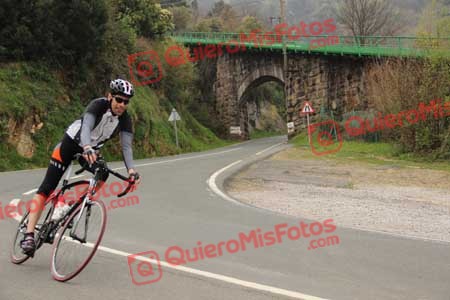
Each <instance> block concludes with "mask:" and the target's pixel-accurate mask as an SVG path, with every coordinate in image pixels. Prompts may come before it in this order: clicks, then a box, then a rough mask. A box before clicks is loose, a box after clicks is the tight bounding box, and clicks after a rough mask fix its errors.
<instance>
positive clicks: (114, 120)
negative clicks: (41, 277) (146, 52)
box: [20, 79, 140, 256]
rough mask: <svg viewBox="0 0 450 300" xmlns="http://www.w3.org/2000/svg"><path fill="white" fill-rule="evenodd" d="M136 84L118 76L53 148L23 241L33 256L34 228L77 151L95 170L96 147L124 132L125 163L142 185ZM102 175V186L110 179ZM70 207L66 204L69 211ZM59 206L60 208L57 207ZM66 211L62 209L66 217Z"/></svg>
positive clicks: (82, 162) (132, 178)
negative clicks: (135, 144)
mask: <svg viewBox="0 0 450 300" xmlns="http://www.w3.org/2000/svg"><path fill="white" fill-rule="evenodd" d="M133 95H134V91H133V85H132V84H131V83H129V82H128V81H126V80H123V79H116V80H112V81H111V83H110V92H109V93H108V95H107V97H106V98H105V97H102V98H98V99H94V100H92V101H91V102H90V103H89V105H88V106H87V107H86V110H85V112H84V113H83V115H82V116H81V118H80V119H78V120H76V121H74V122H73V123H72V124H71V125H70V126H69V127H68V128H67V130H66V132H65V134H64V137H63V138H62V140H61V142H60V143H59V144H58V145H56V147H55V149H54V150H53V153H52V156H51V159H50V164H49V166H48V169H47V173H46V175H45V178H44V180H43V182H42V184H41V185H40V187H39V189H38V191H37V193H36V195H35V196H34V197H33V202H34V203H36V204H37V205H38V207H37V208H36V209H33V210H32V211H30V215H29V220H28V226H27V232H26V233H25V236H24V238H23V240H22V241H21V243H20V246H21V248H22V251H23V252H24V253H25V254H27V255H29V256H33V255H34V251H35V250H36V244H35V241H34V228H35V226H36V223H37V221H38V220H39V218H40V216H41V213H42V210H43V207H44V203H45V200H47V198H48V197H49V195H50V194H51V193H52V191H54V190H55V188H56V187H57V186H58V183H59V181H60V179H61V177H62V176H63V174H64V172H65V170H66V168H67V167H68V166H69V165H70V163H71V162H72V160H73V157H74V155H75V154H77V153H82V154H83V158H82V159H81V160H80V163H81V164H86V163H88V164H89V167H88V171H90V172H93V169H92V168H90V166H91V165H92V164H93V163H94V162H95V161H96V159H97V156H96V152H95V150H98V149H99V148H100V147H102V146H103V144H104V143H105V142H106V141H107V140H109V139H110V138H111V137H112V136H113V135H114V134H115V133H117V132H120V143H121V146H122V154H123V159H124V163H125V166H126V168H127V170H128V174H129V177H130V180H131V181H135V183H136V184H139V182H140V178H139V174H138V173H137V172H136V171H135V167H134V164H133V151H132V141H133V131H132V122H131V118H130V116H129V115H128V113H127V111H126V110H127V106H128V104H129V101H130V98H131V97H133ZM105 177H106V178H101V182H100V184H99V187H98V188H100V187H101V185H102V183H103V182H105V181H106V179H107V177H108V176H105ZM67 208H68V206H66V207H64V210H67ZM57 209H58V207H57ZM57 209H55V212H54V213H55V214H57ZM65 213H66V212H61V211H60V212H59V214H60V215H61V216H62V215H63V214H65Z"/></svg>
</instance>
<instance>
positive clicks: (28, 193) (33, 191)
mask: <svg viewBox="0 0 450 300" xmlns="http://www.w3.org/2000/svg"><path fill="white" fill-rule="evenodd" d="M37 190H38V189H32V190H30V191H28V192H25V193H23V195H26V196H28V195H31V194H33V193H35V192H37Z"/></svg>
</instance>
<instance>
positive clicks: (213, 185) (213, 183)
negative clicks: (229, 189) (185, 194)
mask: <svg viewBox="0 0 450 300" xmlns="http://www.w3.org/2000/svg"><path fill="white" fill-rule="evenodd" d="M241 161H242V160H238V161H235V162H234V163H231V164H229V165H228V166H226V167H224V168H222V169H220V170H219V171H217V172H215V173H214V174H212V175H211V177H209V179H208V180H207V181H206V183H208V185H209V188H210V189H211V190H212V191H213V192H214V193H216V194H217V195H219V196H220V197H222V198H223V199H225V200H227V201H230V202H233V203H234V204H238V205H241V206H244V204H242V203H241V202H239V201H237V200H235V199H233V198H231V197H230V196H228V195H226V194H225V193H224V192H222V191H221V190H220V189H219V188H218V187H217V184H216V178H217V176H219V175H220V173H222V172H224V171H226V170H227V169H229V168H231V167H232V166H234V165H237V164H238V163H240V162H241Z"/></svg>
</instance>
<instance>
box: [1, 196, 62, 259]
mask: <svg viewBox="0 0 450 300" xmlns="http://www.w3.org/2000/svg"><path fill="white" fill-rule="evenodd" d="M52 200H53V199H52V198H49V199H47V200H46V201H45V204H44V205H45V207H44V211H43V212H42V214H41V217H40V218H39V221H38V222H37V224H36V226H35V237H36V241H35V242H36V248H39V247H40V246H41V245H42V241H41V240H40V236H41V234H40V233H41V231H45V230H46V226H47V225H46V224H47V222H48V221H49V220H50V217H51V215H52V214H53V210H54V206H53V205H51V204H50V203H51V202H52ZM29 215H30V212H29V211H27V212H26V213H25V214H24V215H23V217H22V219H21V220H20V223H19V226H18V227H17V231H16V234H15V235H14V239H13V241H12V247H11V251H10V260H11V262H12V263H14V264H21V263H23V262H25V261H26V260H27V259H28V258H30V257H29V256H28V255H26V254H24V253H23V252H22V248H21V247H20V241H21V240H22V239H23V237H24V235H25V233H26V232H27V226H28V217H29ZM36 250H37V249H36Z"/></svg>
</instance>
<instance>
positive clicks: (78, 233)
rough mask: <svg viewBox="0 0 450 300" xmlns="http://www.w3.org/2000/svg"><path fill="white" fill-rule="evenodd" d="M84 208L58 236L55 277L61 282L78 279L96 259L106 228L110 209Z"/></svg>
mask: <svg viewBox="0 0 450 300" xmlns="http://www.w3.org/2000/svg"><path fill="white" fill-rule="evenodd" d="M82 206H83V205H82V204H80V205H79V206H78V208H77V209H76V210H75V211H74V212H73V213H72V214H71V215H70V216H69V218H68V219H67V221H66V222H65V223H64V225H63V226H62V227H61V229H60V230H59V231H58V233H57V234H56V238H55V242H54V247H53V254H52V261H51V273H52V276H53V278H54V279H55V280H57V281H67V280H70V279H72V278H73V277H75V276H76V275H78V274H79V273H80V272H81V271H82V270H83V269H84V268H85V267H86V266H87V264H88V263H89V261H90V260H91V259H92V257H93V256H94V254H95V252H96V251H97V248H98V246H99V244H100V242H101V240H102V238H103V233H104V232H105V227H106V208H105V204H104V203H103V202H102V201H100V200H97V201H90V202H89V203H87V204H86V206H85V207H84V209H83V210H82Z"/></svg>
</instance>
